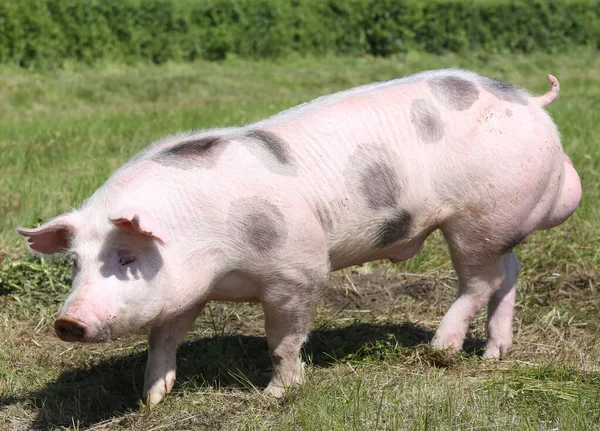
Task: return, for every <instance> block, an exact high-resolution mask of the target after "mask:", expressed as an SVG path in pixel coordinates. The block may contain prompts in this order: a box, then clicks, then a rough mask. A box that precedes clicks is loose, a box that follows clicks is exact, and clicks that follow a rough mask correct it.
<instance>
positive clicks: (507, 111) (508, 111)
mask: <svg viewBox="0 0 600 431" xmlns="http://www.w3.org/2000/svg"><path fill="white" fill-rule="evenodd" d="M504 113H505V114H506V116H507V117H508V118H510V117H512V114H513V112H512V111H511V110H510V109H508V108H506V109H505V110H504Z"/></svg>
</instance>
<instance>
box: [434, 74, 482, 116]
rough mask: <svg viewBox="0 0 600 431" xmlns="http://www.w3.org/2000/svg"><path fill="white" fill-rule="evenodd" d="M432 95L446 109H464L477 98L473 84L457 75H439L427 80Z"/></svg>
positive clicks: (477, 91)
mask: <svg viewBox="0 0 600 431" xmlns="http://www.w3.org/2000/svg"><path fill="white" fill-rule="evenodd" d="M427 83H428V84H429V87H430V88H431V92H432V94H433V96H434V97H435V98H436V99H437V100H438V101H439V102H440V103H442V105H444V106H445V107H446V108H448V109H452V110H454V111H465V110H467V109H469V108H470V107H471V106H473V103H475V102H476V101H477V99H479V90H478V89H477V87H476V86H475V84H474V83H473V82H471V81H469V80H467V79H464V78H459V77H457V76H441V77H438V78H433V79H430V80H429V81H428V82H427Z"/></svg>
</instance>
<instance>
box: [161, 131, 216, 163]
mask: <svg viewBox="0 0 600 431" xmlns="http://www.w3.org/2000/svg"><path fill="white" fill-rule="evenodd" d="M220 140H221V137H220V136H203V137H201V138H197V139H190V140H184V141H181V142H178V143H176V144H173V145H171V146H170V147H167V148H165V149H163V150H161V151H159V152H158V153H156V154H155V155H154V156H152V160H154V161H155V162H157V163H160V164H161V165H165V166H174V167H177V168H181V169H191V168H193V167H196V166H198V165H199V164H201V163H202V162H206V161H207V160H208V155H209V154H210V153H212V152H213V151H212V150H214V148H215V146H216V145H217V144H218V143H219V141H220Z"/></svg>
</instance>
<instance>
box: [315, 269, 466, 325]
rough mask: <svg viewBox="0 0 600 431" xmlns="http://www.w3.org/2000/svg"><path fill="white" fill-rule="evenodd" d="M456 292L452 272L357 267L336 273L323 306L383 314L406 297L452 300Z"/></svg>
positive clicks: (323, 300) (416, 299) (324, 295)
mask: <svg viewBox="0 0 600 431" xmlns="http://www.w3.org/2000/svg"><path fill="white" fill-rule="evenodd" d="M455 292H456V280H455V279H453V278H451V277H450V276H448V275H447V276H446V277H443V276H441V275H440V276H439V277H430V276H423V277H421V276H419V275H415V274H409V275H407V274H405V273H399V272H394V271H390V267H388V266H380V267H377V268H375V269H373V270H372V272H371V271H369V272H367V273H363V272H357V271H353V270H344V271H338V272H335V273H333V274H332V275H331V279H330V281H329V283H328V286H327V288H326V289H325V290H324V292H323V296H322V299H321V301H320V302H319V306H322V307H328V308H332V309H338V310H339V309H342V308H343V309H354V310H370V311H371V312H373V313H383V312H386V311H388V310H389V309H390V307H392V306H394V305H396V304H398V303H399V302H401V301H402V300H403V299H409V300H414V301H419V302H421V301H431V302H432V303H438V302H439V301H440V300H442V301H444V302H448V301H451V299H452V298H453V297H454V295H455Z"/></svg>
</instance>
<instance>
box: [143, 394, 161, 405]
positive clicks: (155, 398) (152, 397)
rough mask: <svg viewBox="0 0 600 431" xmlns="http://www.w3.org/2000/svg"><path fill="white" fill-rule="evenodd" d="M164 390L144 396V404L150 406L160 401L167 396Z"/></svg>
mask: <svg viewBox="0 0 600 431" xmlns="http://www.w3.org/2000/svg"><path fill="white" fill-rule="evenodd" d="M165 395H166V394H165V393H164V392H150V393H148V394H146V395H144V397H143V401H144V404H146V405H147V406H148V407H152V406H155V405H157V404H158V403H160V402H161V401H162V400H163V398H164V397H165Z"/></svg>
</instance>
